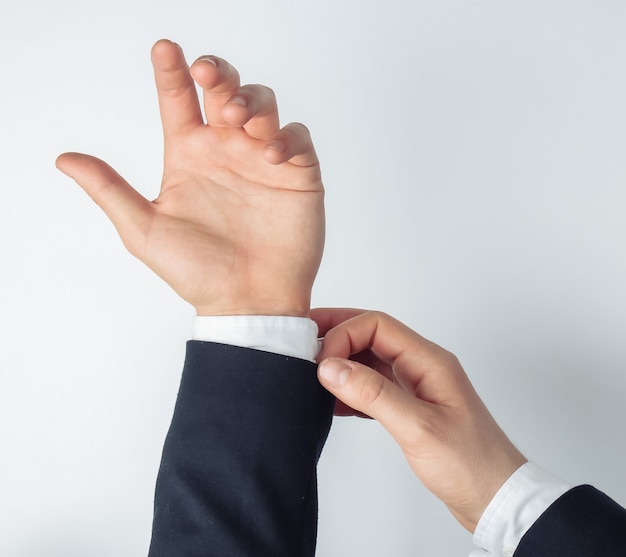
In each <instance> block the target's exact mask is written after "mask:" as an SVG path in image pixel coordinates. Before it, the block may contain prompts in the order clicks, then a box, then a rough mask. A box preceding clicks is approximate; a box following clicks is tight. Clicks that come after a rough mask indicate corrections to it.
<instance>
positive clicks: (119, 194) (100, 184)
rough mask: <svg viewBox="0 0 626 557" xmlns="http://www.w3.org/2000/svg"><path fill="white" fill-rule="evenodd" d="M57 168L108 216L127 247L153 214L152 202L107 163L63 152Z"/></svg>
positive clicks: (130, 248) (136, 240)
mask: <svg viewBox="0 0 626 557" xmlns="http://www.w3.org/2000/svg"><path fill="white" fill-rule="evenodd" d="M56 166H57V168H58V169H59V170H60V171H61V172H63V173H64V174H66V175H67V176H69V177H70V178H72V179H73V180H74V181H75V182H76V183H77V184H78V185H79V186H80V187H81V188H83V189H84V190H85V192H86V193H87V194H88V195H89V197H91V198H92V199H93V200H94V201H95V202H96V204H97V205H98V206H99V207H100V208H101V209H102V210H103V211H104V212H105V213H106V215H107V216H108V217H109V219H111V222H112V223H113V226H115V228H116V229H117V231H118V233H119V235H120V236H121V238H122V241H123V242H124V244H125V245H126V247H128V249H129V250H130V251H133V249H132V246H133V244H135V245H137V242H138V241H140V237H141V236H142V234H140V230H141V229H142V228H145V226H146V225H147V224H149V222H150V218H151V216H152V205H151V203H150V202H149V201H148V200H147V199H146V198H145V197H143V196H142V195H141V194H140V193H139V192H137V191H136V190H135V189H134V188H133V187H132V186H131V185H130V184H129V183H128V182H127V181H126V180H124V178H122V177H121V176H120V175H119V174H118V173H117V172H116V171H115V170H113V168H111V167H110V166H109V165H108V164H107V163H105V162H104V161H101V160H100V159H97V158H96V157H92V156H90V155H83V154H81V153H63V154H62V155H60V156H59V157H58V158H57V160H56Z"/></svg>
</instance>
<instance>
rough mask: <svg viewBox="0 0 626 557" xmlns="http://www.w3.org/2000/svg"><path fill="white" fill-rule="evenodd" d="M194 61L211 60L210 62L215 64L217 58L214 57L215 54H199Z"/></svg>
mask: <svg viewBox="0 0 626 557" xmlns="http://www.w3.org/2000/svg"><path fill="white" fill-rule="evenodd" d="M196 62H211V64H213V65H214V66H217V60H216V59H215V56H210V55H208V54H207V55H204V56H200V58H198V59H197V60H196Z"/></svg>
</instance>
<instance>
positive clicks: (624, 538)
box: [514, 485, 626, 557]
mask: <svg viewBox="0 0 626 557" xmlns="http://www.w3.org/2000/svg"><path fill="white" fill-rule="evenodd" d="M561 556H564V557H624V556H626V510H625V509H623V508H622V507H620V506H619V505H618V504H617V503H616V502H615V501H613V500H612V499H611V498H609V497H607V496H606V495H605V494H604V493H602V492H601V491H598V490H597V489H595V488H593V487H591V486H588V485H583V486H579V487H575V488H574V489H571V490H570V491H568V492H567V493H565V494H564V495H562V496H561V497H560V498H559V499H557V500H556V501H555V502H554V503H553V504H552V505H551V506H550V507H549V508H548V509H547V510H546V511H545V512H544V513H543V515H541V517H539V519H538V520H537V521H536V522H535V524H533V526H532V527H531V528H530V529H529V530H528V532H526V534H525V535H524V537H523V538H522V540H521V542H520V544H519V545H518V547H517V550H516V551H515V556H514V557H561Z"/></svg>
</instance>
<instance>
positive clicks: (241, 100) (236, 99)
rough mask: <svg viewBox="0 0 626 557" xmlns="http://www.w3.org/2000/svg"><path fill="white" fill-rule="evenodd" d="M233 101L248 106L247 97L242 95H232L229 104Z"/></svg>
mask: <svg viewBox="0 0 626 557" xmlns="http://www.w3.org/2000/svg"><path fill="white" fill-rule="evenodd" d="M230 103H233V104H239V105H241V106H248V100H247V99H246V98H245V97H241V96H239V95H237V96H235V97H232V98H231V99H230V100H229V101H228V104H230Z"/></svg>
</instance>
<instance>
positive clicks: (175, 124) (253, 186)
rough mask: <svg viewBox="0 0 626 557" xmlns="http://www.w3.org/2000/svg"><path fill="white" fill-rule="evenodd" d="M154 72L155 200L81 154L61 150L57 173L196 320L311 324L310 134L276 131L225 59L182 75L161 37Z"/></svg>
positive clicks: (272, 105)
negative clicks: (161, 148) (158, 173)
mask: <svg viewBox="0 0 626 557" xmlns="http://www.w3.org/2000/svg"><path fill="white" fill-rule="evenodd" d="M152 64H153V66H154V75H155V81H156V88H157V94H158V100H159V108H160V112H161V120H162V124H163V134H164V144H165V154H164V159H165V160H164V171H163V180H162V183H161V191H160V194H159V196H158V197H157V199H155V200H154V201H152V202H150V201H148V200H147V199H145V198H144V197H143V196H142V195H140V194H139V193H138V192H137V191H136V190H135V189H133V188H132V187H131V186H130V185H129V184H128V183H127V182H126V181H125V180H124V179H123V178H122V177H121V176H120V175H119V174H117V173H116V172H115V171H114V170H113V169H112V168H111V167H110V166H108V165H107V164H106V163H104V162H103V161H101V160H98V159H96V158H94V157H91V156H88V155H82V154H78V153H65V154H63V155H61V156H60V157H59V158H58V159H57V167H58V168H59V169H60V170H61V171H62V172H64V173H66V174H68V175H69V176H71V177H72V178H74V180H76V182H78V184H79V185H80V186H81V187H83V189H84V190H85V191H86V192H87V193H88V194H89V195H90V196H91V197H92V198H93V200H94V201H95V202H96V203H97V204H98V205H99V206H100V207H101V208H102V209H103V210H104V212H105V213H106V214H107V215H108V217H109V218H110V219H111V221H112V222H113V224H114V226H115V227H116V229H117V231H118V233H119V235H120V237H121V238H122V241H123V242H124V244H125V245H126V247H127V248H128V250H129V251H130V252H131V253H132V254H133V255H135V256H136V257H138V258H139V259H140V260H141V261H143V262H144V263H145V264H146V265H148V267H150V268H151V269H153V270H154V271H155V272H156V273H157V274H158V275H159V276H160V277H162V278H163V279H164V280H165V281H166V282H167V283H168V284H169V285H170V286H171V287H172V288H173V289H174V290H175V291H176V292H177V293H178V294H179V295H180V296H181V297H182V298H183V299H185V300H187V301H188V302H190V303H191V304H192V305H193V306H194V307H195V308H196V311H197V313H198V314H199V315H226V314H231V315H232V314H250V315H252V314H263V315H295V316H307V315H308V313H309V305H310V295H311V288H312V285H313V281H314V279H315V275H316V273H317V269H318V267H319V263H320V260H321V256H322V250H323V244H324V205H323V197H324V189H323V186H322V182H321V176H320V168H319V162H318V159H317V156H316V154H315V150H314V148H313V144H312V142H311V138H310V136H309V133H308V130H307V129H306V128H305V127H304V126H302V125H301V124H288V125H287V126H285V127H283V128H282V129H281V128H280V127H279V120H278V111H277V107H276V100H275V98H274V94H273V92H272V91H271V89H268V88H266V87H263V86H261V85H245V86H243V87H242V86H241V85H240V81H239V74H238V73H237V71H236V70H235V69H234V68H233V67H232V66H231V65H230V64H228V62H226V61H225V60H222V59H219V58H216V57H213V56H205V57H201V58H199V59H198V60H196V62H194V63H193V64H192V65H191V67H190V68H189V67H188V66H187V64H186V62H185V58H184V56H183V53H182V51H181V49H180V47H178V45H176V44H175V43H172V42H170V41H166V40H161V41H159V42H157V43H156V44H155V45H154V47H153V49H152ZM194 80H195V82H196V83H197V84H198V85H199V86H200V87H201V88H202V90H203V108H204V115H205V118H206V123H205V121H204V120H203V116H202V111H201V108H200V103H199V100H198V96H197V94H196V89H195V84H194Z"/></svg>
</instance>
